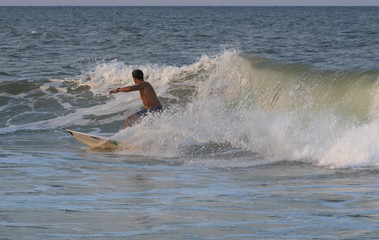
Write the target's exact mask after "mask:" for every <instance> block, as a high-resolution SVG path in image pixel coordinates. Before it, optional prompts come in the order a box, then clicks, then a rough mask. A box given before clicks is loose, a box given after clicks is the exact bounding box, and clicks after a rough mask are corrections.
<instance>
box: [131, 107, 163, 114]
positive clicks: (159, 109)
mask: <svg viewBox="0 0 379 240" xmlns="http://www.w3.org/2000/svg"><path fill="white" fill-rule="evenodd" d="M161 112H163V108H162V106H157V107H153V108H150V109H144V110H141V111H139V112H137V114H138V115H139V116H140V117H145V116H147V114H148V113H152V114H154V113H161Z"/></svg>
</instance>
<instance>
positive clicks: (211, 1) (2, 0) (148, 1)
mask: <svg viewBox="0 0 379 240" xmlns="http://www.w3.org/2000/svg"><path fill="white" fill-rule="evenodd" d="M0 6H379V0H0Z"/></svg>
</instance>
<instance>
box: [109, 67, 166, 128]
mask: <svg viewBox="0 0 379 240" xmlns="http://www.w3.org/2000/svg"><path fill="white" fill-rule="evenodd" d="M132 77H133V80H134V82H135V84H136V85H133V86H127V87H122V88H117V89H112V90H111V91H110V92H109V94H112V93H118V92H132V91H139V93H140V96H141V100H142V103H143V105H145V107H146V108H145V109H143V110H142V111H139V112H136V113H134V114H133V115H131V116H129V117H127V118H126V120H125V123H124V126H123V127H122V128H123V129H124V128H126V127H130V126H132V125H133V123H135V122H136V121H139V120H141V118H142V117H144V116H146V115H147V114H148V113H159V112H162V111H163V108H162V104H161V102H160V101H159V99H158V97H157V94H156V93H155V91H154V88H153V87H152V86H151V84H150V83H148V82H145V81H144V79H143V72H142V71H141V70H138V69H137V70H134V71H133V72H132Z"/></svg>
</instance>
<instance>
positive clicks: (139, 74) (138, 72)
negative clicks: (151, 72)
mask: <svg viewBox="0 0 379 240" xmlns="http://www.w3.org/2000/svg"><path fill="white" fill-rule="evenodd" d="M132 76H133V77H134V78H137V79H138V80H143V72H142V71H141V70H139V69H136V70H134V71H133V72H132Z"/></svg>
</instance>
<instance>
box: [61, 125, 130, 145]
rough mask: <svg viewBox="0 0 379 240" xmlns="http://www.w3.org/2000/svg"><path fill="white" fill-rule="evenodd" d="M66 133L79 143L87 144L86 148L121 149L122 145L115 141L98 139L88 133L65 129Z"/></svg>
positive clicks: (98, 137)
mask: <svg viewBox="0 0 379 240" xmlns="http://www.w3.org/2000/svg"><path fill="white" fill-rule="evenodd" d="M66 131H67V132H68V133H70V134H71V135H72V136H73V137H74V138H76V139H77V140H79V141H80V142H82V143H84V144H87V145H88V146H91V147H94V148H107V149H116V148H122V146H123V145H122V144H121V143H120V142H118V141H116V140H112V139H109V138H105V137H100V136H96V135H92V134H88V133H82V132H78V131H73V130H69V129H66Z"/></svg>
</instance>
